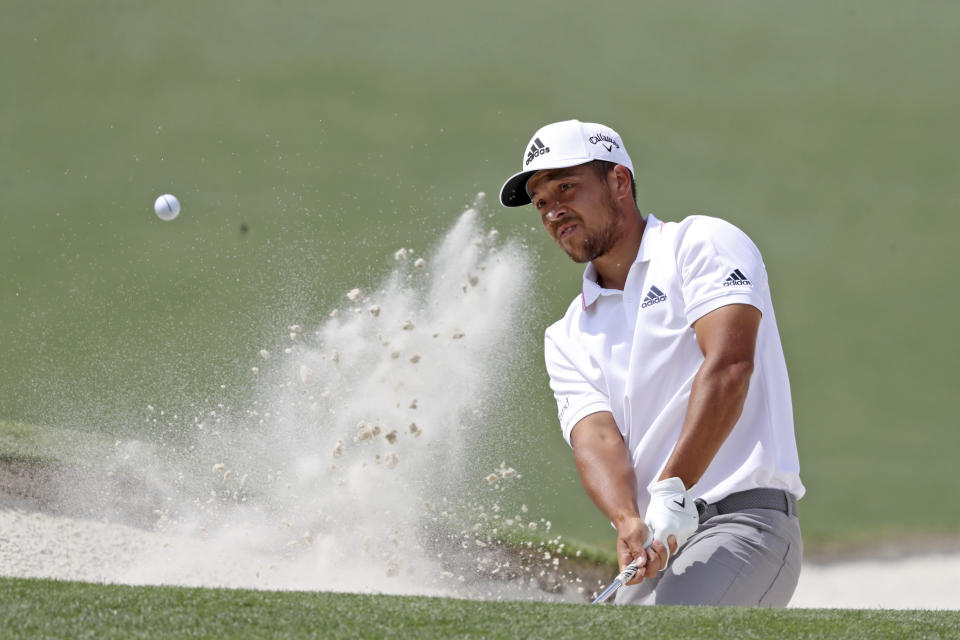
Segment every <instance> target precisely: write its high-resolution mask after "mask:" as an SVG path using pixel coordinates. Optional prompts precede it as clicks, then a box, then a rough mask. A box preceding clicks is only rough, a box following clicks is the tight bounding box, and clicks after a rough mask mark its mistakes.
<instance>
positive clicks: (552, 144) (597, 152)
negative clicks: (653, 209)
mask: <svg viewBox="0 0 960 640" xmlns="http://www.w3.org/2000/svg"><path fill="white" fill-rule="evenodd" d="M591 160H606V161H608V162H613V163H615V164H622V165H623V166H625V167H626V168H628V169H630V175H631V176H633V175H634V174H633V161H632V160H630V156H629V155H627V149H626V147H624V146H623V140H621V139H620V134H618V133H617V132H616V131H614V130H613V129H611V128H610V127H608V126H606V125H602V124H596V123H595V122H580V121H579V120H564V121H563V122H554V123H553V124H548V125H547V126H545V127H541V128H540V129H538V130H537V132H536V133H535V134H533V137H532V138H530V142H529V143H528V144H527V146H526V147H525V148H524V151H523V160H522V161H521V162H522V165H521V167H522V171H520V173H517V174H514V175H513V176H511V177H510V179H509V180H507V181H506V182H504V183H503V187H501V188H500V203H501V204H503V206H505V207H519V206H522V205H525V204H530V195H529V194H528V193H527V180H529V179H530V176H532V175H533V174H535V173H536V172H537V171H543V170H544V169H564V168H566V167H574V166H576V165H578V164H584V163H586V162H590V161H591Z"/></svg>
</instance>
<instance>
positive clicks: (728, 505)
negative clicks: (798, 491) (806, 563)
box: [694, 488, 797, 522]
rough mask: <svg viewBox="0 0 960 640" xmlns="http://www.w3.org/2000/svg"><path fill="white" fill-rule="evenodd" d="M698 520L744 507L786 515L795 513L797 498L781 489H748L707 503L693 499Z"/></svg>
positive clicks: (701, 520) (741, 509)
mask: <svg viewBox="0 0 960 640" xmlns="http://www.w3.org/2000/svg"><path fill="white" fill-rule="evenodd" d="M694 504H696V505H697V512H698V513H699V514H700V522H706V521H707V520H709V519H710V518H712V517H713V516H718V515H721V514H724V513H733V512H735V511H743V510H744V509H774V510H776V511H780V512H781V513H785V514H787V515H788V516H795V515H797V499H796V498H795V497H793V494H792V493H787V492H786V491H783V490H781V489H764V488H761V489H749V490H747V491H740V492H738V493H731V494H730V495H728V496H727V497H726V498H724V499H723V500H718V501H717V502H713V503H710V504H707V503H706V502H704V501H703V500H700V499H697V500H694Z"/></svg>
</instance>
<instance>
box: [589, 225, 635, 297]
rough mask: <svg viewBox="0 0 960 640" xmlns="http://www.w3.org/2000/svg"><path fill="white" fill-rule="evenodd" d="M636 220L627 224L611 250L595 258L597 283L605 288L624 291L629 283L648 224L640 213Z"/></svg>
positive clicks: (594, 265)
mask: <svg viewBox="0 0 960 640" xmlns="http://www.w3.org/2000/svg"><path fill="white" fill-rule="evenodd" d="M635 220H636V222H635V223H631V224H629V225H627V228H626V229H624V234H623V237H622V239H621V240H620V241H619V242H617V244H616V245H615V246H614V247H613V248H612V249H611V250H610V251H608V252H607V253H605V254H604V255H602V256H600V257H599V258H595V259H594V260H593V267H594V269H596V270H597V284H599V285H600V286H601V287H603V288H605V289H620V290H621V291H622V290H623V287H624V285H625V284H626V283H627V274H629V273H630V267H632V266H633V263H634V262H635V261H636V259H637V253H638V252H639V251H640V241H641V240H642V239H643V231H644V229H645V228H646V224H647V223H646V221H645V220H644V219H643V218H641V217H640V216H639V215H638V216H637V218H636V219H635Z"/></svg>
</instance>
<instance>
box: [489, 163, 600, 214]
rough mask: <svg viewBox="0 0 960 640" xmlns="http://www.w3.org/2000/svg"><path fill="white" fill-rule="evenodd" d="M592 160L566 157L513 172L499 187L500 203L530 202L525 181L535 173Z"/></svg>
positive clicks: (521, 204) (516, 203) (519, 204)
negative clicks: (540, 165) (542, 165)
mask: <svg viewBox="0 0 960 640" xmlns="http://www.w3.org/2000/svg"><path fill="white" fill-rule="evenodd" d="M593 160H594V158H567V159H566V160H560V161H557V162H552V163H550V165H549V166H546V167H537V168H536V169H531V170H530V171H521V172H520V173H515V174H514V175H512V176H510V178H509V179H507V181H506V182H504V183H503V186H502V187H500V204H502V205H503V206H505V207H522V206H523V205H525V204H530V196H529V195H527V181H528V180H529V179H530V178H531V177H533V174H535V173H539V172H540V171H549V170H551V169H566V168H567V167H575V166H577V165H581V164H586V163H588V162H591V161H593Z"/></svg>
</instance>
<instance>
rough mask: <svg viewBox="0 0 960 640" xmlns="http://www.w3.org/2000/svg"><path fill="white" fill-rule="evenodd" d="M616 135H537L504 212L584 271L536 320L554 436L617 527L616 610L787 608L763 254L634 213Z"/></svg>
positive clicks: (796, 533)
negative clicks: (619, 576)
mask: <svg viewBox="0 0 960 640" xmlns="http://www.w3.org/2000/svg"><path fill="white" fill-rule="evenodd" d="M634 177H635V174H634V168H633V162H632V161H631V160H630V156H629V155H628V154H627V151H626V148H625V147H624V144H623V140H622V139H621V138H620V136H619V135H618V134H617V132H616V131H614V130H613V129H611V128H609V127H607V126H604V125H601V124H593V123H587V122H580V121H577V120H568V121H565V122H557V123H554V124H550V125H547V126H545V127H543V128H541V129H540V130H538V131H537V132H536V133H535V134H534V135H533V138H532V139H531V140H530V142H529V144H528V145H527V147H526V148H525V149H524V152H523V159H522V171H521V172H520V173H517V174H516V175H514V176H512V177H511V178H510V179H509V180H507V181H506V183H505V184H504V185H503V188H502V189H501V191H500V201H501V203H502V204H503V205H504V206H507V207H517V206H521V205H526V204H531V203H532V204H533V206H534V208H535V209H536V210H537V211H538V212H539V213H540V219H541V221H542V223H543V226H544V228H545V229H546V230H547V233H549V234H550V236H551V237H552V238H553V239H554V241H556V243H557V244H558V245H560V248H561V249H563V250H564V251H565V252H566V253H567V255H569V256H570V257H571V258H572V259H573V260H574V261H576V262H580V263H586V269H585V270H584V273H583V283H582V287H581V291H580V294H579V295H578V296H577V297H576V298H575V299H574V300H573V302H572V303H571V304H570V306H569V308H568V309H567V312H566V314H565V315H564V316H563V318H562V319H561V320H560V321H558V322H556V323H555V324H553V325H551V326H550V327H549V328H548V329H547V330H546V335H545V340H544V349H545V357H546V365H547V371H548V373H549V375H550V386H551V388H552V389H553V392H554V395H555V397H556V400H557V409H558V415H559V419H560V425H561V428H562V431H563V436H564V438H565V439H566V440H567V442H568V443H569V444H570V446H571V447H573V457H574V461H575V462H576V465H577V469H578V470H579V473H580V478H581V481H582V483H583V487H584V489H585V490H586V492H587V494H588V495H589V496H590V498H591V499H592V500H593V502H594V504H596V506H597V507H598V508H599V509H600V510H601V511H602V512H603V513H604V514H605V515H606V517H607V518H609V519H610V522H611V523H613V525H614V527H615V528H616V530H617V554H618V558H619V562H620V568H621V569H623V567H624V566H626V565H627V564H629V563H630V562H632V561H637V563H638V564H639V565H640V571H638V573H637V577H636V578H634V579H633V580H632V581H631V582H630V583H628V586H625V587H623V588H621V589H620V590H619V592H618V593H617V597H616V602H617V603H631V604H683V605H742V606H775V607H783V606H786V604H787V603H788V602H789V600H790V597H791V596H792V594H793V591H794V589H795V588H796V585H797V579H798V577H799V574H800V561H801V556H802V553H803V547H802V541H801V537H800V523H799V520H798V518H797V500H798V499H799V498H800V497H801V496H802V495H803V493H804V488H803V485H802V484H801V482H800V476H799V462H798V458H797V446H796V439H795V437H794V430H793V409H792V405H791V399H790V386H789V382H788V380H787V368H786V364H785V362H784V356H783V349H782V347H781V345H780V336H779V333H778V330H777V321H776V318H775V316H774V313H773V305H772V303H771V300H770V287H769V284H768V282H767V272H766V268H765V266H764V263H763V259H762V258H761V256H760V252H759V251H758V250H757V247H756V246H755V245H754V244H753V242H752V241H751V240H750V238H748V237H747V236H746V235H745V234H744V233H743V232H742V231H740V229H738V228H737V227H735V226H733V225H732V224H730V223H728V222H725V221H723V220H719V219H717V218H711V217H707V216H691V217H688V218H686V219H684V220H682V221H680V222H664V221H661V220H658V219H656V218H655V217H654V216H653V215H647V216H646V217H644V216H643V215H642V214H641V213H640V210H639V209H638V208H637V203H636V185H635V180H634Z"/></svg>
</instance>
